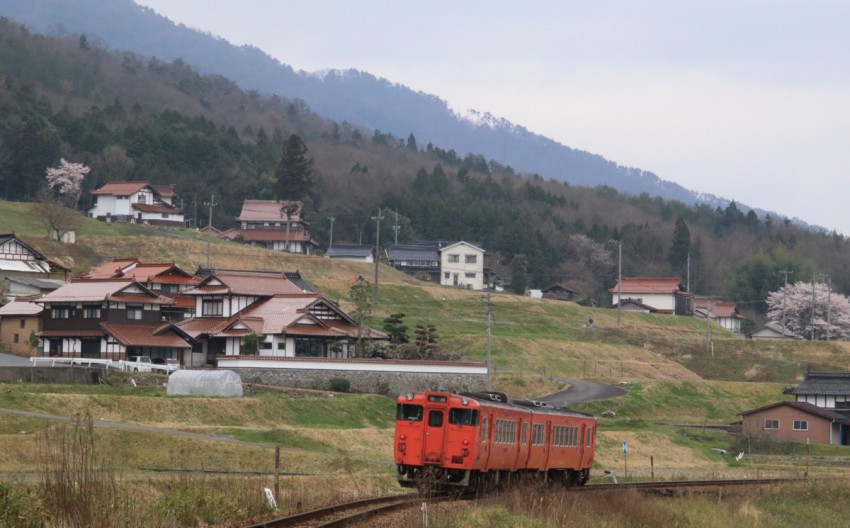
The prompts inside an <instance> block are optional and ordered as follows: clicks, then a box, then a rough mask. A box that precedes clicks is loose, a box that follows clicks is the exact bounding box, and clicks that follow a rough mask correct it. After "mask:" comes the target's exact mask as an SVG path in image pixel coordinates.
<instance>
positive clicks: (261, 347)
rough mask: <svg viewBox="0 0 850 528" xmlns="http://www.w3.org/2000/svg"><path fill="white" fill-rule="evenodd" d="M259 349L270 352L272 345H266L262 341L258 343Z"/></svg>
mask: <svg viewBox="0 0 850 528" xmlns="http://www.w3.org/2000/svg"><path fill="white" fill-rule="evenodd" d="M260 349H261V350H271V349H272V344H271V343H267V342H265V341H263V342H262V343H260Z"/></svg>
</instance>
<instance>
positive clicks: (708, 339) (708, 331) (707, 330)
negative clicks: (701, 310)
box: [705, 299, 711, 354]
mask: <svg viewBox="0 0 850 528" xmlns="http://www.w3.org/2000/svg"><path fill="white" fill-rule="evenodd" d="M705 353H706V354H711V300H709V299H706V302H705Z"/></svg>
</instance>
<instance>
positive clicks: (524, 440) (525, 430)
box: [522, 423, 528, 445]
mask: <svg viewBox="0 0 850 528" xmlns="http://www.w3.org/2000/svg"><path fill="white" fill-rule="evenodd" d="M527 443H528V424H527V423H524V424H522V445H525V444H527Z"/></svg>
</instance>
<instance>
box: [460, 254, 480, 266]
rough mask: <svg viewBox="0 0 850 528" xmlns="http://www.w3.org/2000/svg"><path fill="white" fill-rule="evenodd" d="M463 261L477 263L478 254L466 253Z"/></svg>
mask: <svg viewBox="0 0 850 528" xmlns="http://www.w3.org/2000/svg"><path fill="white" fill-rule="evenodd" d="M463 261H464V262H465V263H467V264H475V263H477V262H478V255H464V256H463Z"/></svg>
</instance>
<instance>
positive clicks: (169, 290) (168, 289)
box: [159, 284, 180, 293]
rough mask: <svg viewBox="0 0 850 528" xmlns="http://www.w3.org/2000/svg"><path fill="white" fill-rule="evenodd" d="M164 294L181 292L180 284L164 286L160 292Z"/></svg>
mask: <svg viewBox="0 0 850 528" xmlns="http://www.w3.org/2000/svg"><path fill="white" fill-rule="evenodd" d="M159 291H161V292H162V293H177V292H179V291H180V285H179V284H163V285H162V287H161V289H160V290H159Z"/></svg>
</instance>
